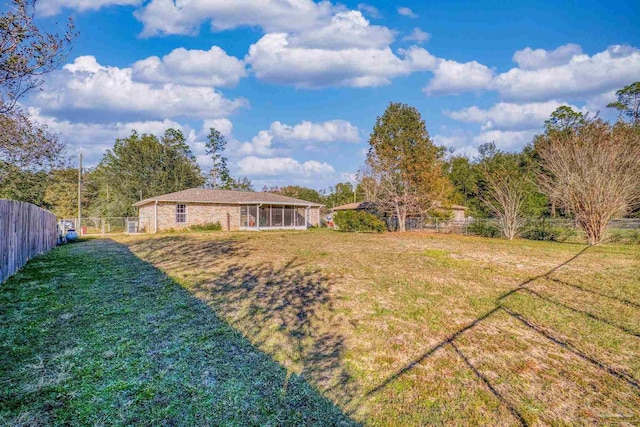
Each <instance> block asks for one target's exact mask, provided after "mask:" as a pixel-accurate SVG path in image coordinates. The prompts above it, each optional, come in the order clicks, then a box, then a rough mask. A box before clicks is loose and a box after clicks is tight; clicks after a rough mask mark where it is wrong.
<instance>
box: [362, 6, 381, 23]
mask: <svg viewBox="0 0 640 427" xmlns="http://www.w3.org/2000/svg"><path fill="white" fill-rule="evenodd" d="M358 10H359V11H361V12H364V13H365V14H367V15H369V16H370V17H372V18H376V19H377V18H381V17H382V14H381V13H380V11H379V10H378V8H377V7H375V6H373V5H370V4H367V3H359V4H358Z"/></svg>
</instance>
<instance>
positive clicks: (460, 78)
mask: <svg viewBox="0 0 640 427" xmlns="http://www.w3.org/2000/svg"><path fill="white" fill-rule="evenodd" d="M493 76H494V71H493V70H492V69H490V68H489V67H487V66H486V65H482V64H480V63H478V62H476V61H471V62H465V63H461V62H456V61H450V60H445V59H438V61H437V66H436V67H435V68H434V69H433V78H432V79H431V80H430V81H429V83H428V84H427V86H426V87H425V88H424V89H423V91H424V92H425V93H426V94H428V95H445V94H457V93H461V92H466V91H475V90H482V89H486V88H487V87H488V86H489V85H490V84H491V82H492V80H493Z"/></svg>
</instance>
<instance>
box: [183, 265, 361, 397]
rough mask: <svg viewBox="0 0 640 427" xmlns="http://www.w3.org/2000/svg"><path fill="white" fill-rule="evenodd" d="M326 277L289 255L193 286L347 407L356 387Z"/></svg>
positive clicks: (238, 325)
mask: <svg viewBox="0 0 640 427" xmlns="http://www.w3.org/2000/svg"><path fill="white" fill-rule="evenodd" d="M331 280H332V279H331V278H329V277H328V276H326V275H324V274H323V273H322V272H321V271H319V270H309V269H308V268H307V266H306V265H305V264H304V263H300V262H298V261H297V259H295V258H294V259H291V260H289V261H288V262H286V263H285V264H284V265H281V266H274V265H272V264H271V263H260V264H257V265H250V264H242V263H234V264H232V265H230V266H228V267H227V268H226V270H224V272H223V273H222V274H220V275H218V277H217V278H215V279H214V280H208V281H204V282H202V283H200V284H198V285H197V286H195V287H194V288H193V290H194V292H195V293H196V295H198V296H199V297H200V298H204V299H206V300H208V301H210V304H211V305H212V306H213V307H215V310H217V311H218V312H219V313H220V315H221V316H222V317H224V318H225V319H228V321H229V322H230V323H231V324H232V325H233V326H234V327H236V328H237V329H238V330H240V331H242V332H243V334H244V335H245V336H247V337H248V338H249V339H250V340H251V342H252V343H254V344H255V345H257V346H258V347H260V348H262V349H264V350H266V351H267V352H268V353H270V354H273V355H274V357H275V358H276V359H278V360H280V361H281V362H282V363H283V364H285V365H286V366H287V368H289V369H291V370H292V371H294V372H298V373H300V374H301V375H302V376H303V377H304V378H305V379H308V380H309V381H311V382H312V383H313V384H314V385H315V386H317V387H318V388H319V389H320V390H321V391H322V392H323V393H325V394H326V395H327V396H329V397H330V398H331V399H332V400H334V401H335V402H339V403H340V405H341V406H342V407H348V406H349V404H350V402H351V400H352V397H353V395H354V393H355V392H356V385H355V383H354V381H353V379H352V378H351V376H350V375H349V373H348V370H347V369H346V367H345V366H344V364H343V360H344V352H345V342H344V341H345V340H344V337H343V336H342V335H341V334H340V333H339V332H338V329H337V324H336V323H334V312H333V306H332V301H331V297H330V295H329V290H330V287H331Z"/></svg>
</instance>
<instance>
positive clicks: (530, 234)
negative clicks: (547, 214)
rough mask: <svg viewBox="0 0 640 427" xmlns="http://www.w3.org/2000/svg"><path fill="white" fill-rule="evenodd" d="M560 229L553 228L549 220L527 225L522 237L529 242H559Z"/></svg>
mask: <svg viewBox="0 0 640 427" xmlns="http://www.w3.org/2000/svg"><path fill="white" fill-rule="evenodd" d="M559 234H560V233H559V229H558V227H552V226H551V223H550V222H549V221H548V220H544V219H542V220H540V221H534V222H531V223H530V224H527V227H526V228H525V229H524V231H523V232H522V237H524V238H525V239H529V240H553V241H556V240H558V236H559Z"/></svg>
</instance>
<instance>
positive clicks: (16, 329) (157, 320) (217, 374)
mask: <svg viewBox="0 0 640 427" xmlns="http://www.w3.org/2000/svg"><path fill="white" fill-rule="evenodd" d="M0 308H1V310H0V361H1V362H0V425H7V426H20V425H25V426H26V425H28V426H34V425H149V426H158V425H166V426H170V425H189V426H191V425H203V426H211V425H231V426H233V425H236V426H251V425H254V426H263V425H273V426H278V425H326V423H329V424H335V425H353V424H354V423H353V421H351V420H349V419H348V417H346V416H345V415H343V414H342V412H341V411H340V410H339V409H338V408H337V407H336V406H334V405H333V404H332V403H331V402H330V401H329V400H328V399H326V398H325V397H323V396H322V395H321V394H319V393H318V391H317V390H316V389H315V388H314V387H313V386H311V385H310V384H309V383H308V382H306V381H305V380H304V379H302V378H301V377H300V376H298V375H296V374H292V373H291V372H288V371H287V370H286V369H284V368H282V367H281V366H280V365H278V364H277V363H276V362H274V361H273V360H272V359H271V358H270V357H269V356H268V355H266V354H264V353H263V352H261V351H260V350H258V349H257V348H256V347H254V346H252V345H251V344H250V343H249V342H248V341H247V340H246V339H245V338H243V337H242V335H241V334H240V333H239V332H238V331H236V330H234V329H233V328H231V327H230V326H229V325H228V324H227V323H225V322H223V321H222V320H221V319H220V318H219V317H218V316H217V315H216V314H215V313H214V312H213V311H212V310H211V309H210V308H209V307H207V306H206V305H205V304H203V303H202V302H201V301H200V300H198V299H196V298H194V297H193V296H192V295H191V294H190V293H189V292H187V291H185V290H184V289H182V288H181V287H180V286H178V285H177V284H176V283H175V282H174V281H173V280H171V279H170V278H168V277H167V276H165V275H164V274H162V273H161V272H160V271H159V270H157V269H156V268H154V267H153V266H152V265H150V264H148V263H146V262H144V261H141V260H140V259H138V258H136V257H135V256H134V255H133V254H131V252H130V251H129V250H128V249H127V247H126V246H123V245H121V244H118V243H115V242H113V241H109V240H90V241H87V242H82V243H77V244H72V245H66V246H64V247H61V248H58V249H55V250H53V251H51V252H49V253H48V254H46V255H45V256H42V257H39V258H36V259H34V260H33V261H31V262H30V263H29V264H28V265H27V267H25V268H24V269H23V270H22V271H20V272H19V273H18V274H17V275H15V276H14V277H12V278H10V279H9V280H8V281H7V282H6V283H4V284H3V285H0Z"/></svg>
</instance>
